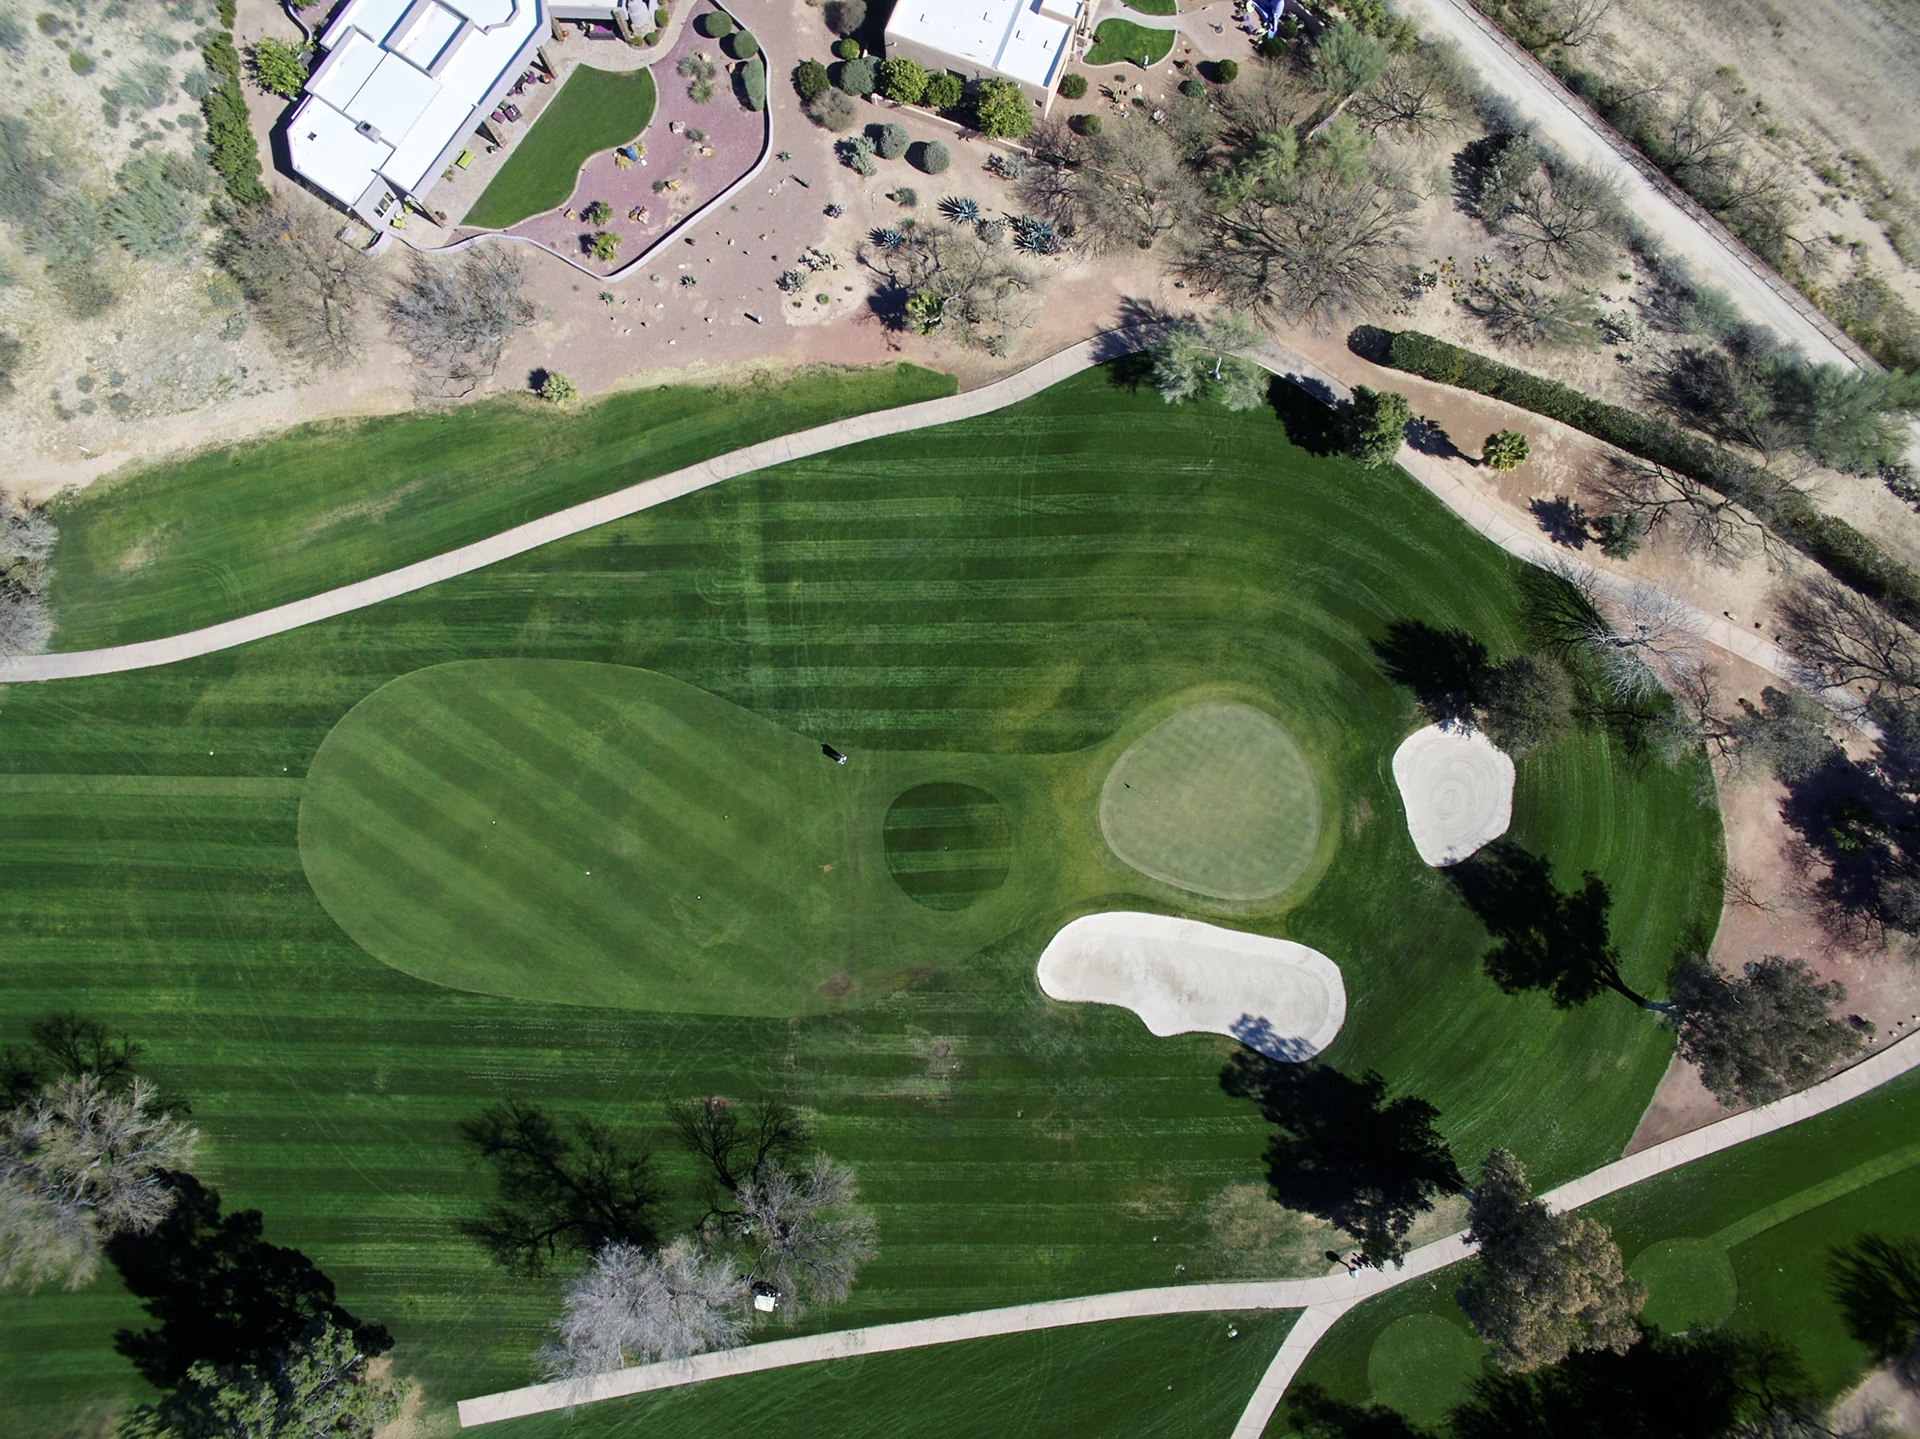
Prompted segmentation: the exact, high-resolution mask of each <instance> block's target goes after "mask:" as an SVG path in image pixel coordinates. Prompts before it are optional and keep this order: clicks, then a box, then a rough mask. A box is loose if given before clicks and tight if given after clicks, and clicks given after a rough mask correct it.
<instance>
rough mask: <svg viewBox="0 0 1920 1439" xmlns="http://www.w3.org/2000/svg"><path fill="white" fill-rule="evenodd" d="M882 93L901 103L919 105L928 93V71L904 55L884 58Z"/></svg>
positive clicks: (881, 63) (881, 80) (881, 75)
mask: <svg viewBox="0 0 1920 1439" xmlns="http://www.w3.org/2000/svg"><path fill="white" fill-rule="evenodd" d="M880 93H881V94H883V95H885V96H886V97H887V98H888V99H889V100H892V101H893V102H894V103H896V104H899V105H918V104H919V103H920V101H921V98H922V97H923V96H924V95H925V94H926V93H927V72H926V71H925V70H923V69H922V68H921V67H920V66H919V64H918V63H916V62H915V61H912V60H909V59H908V58H907V57H906V56H904V55H894V56H892V57H890V58H888V59H886V60H882V61H881V62H880Z"/></svg>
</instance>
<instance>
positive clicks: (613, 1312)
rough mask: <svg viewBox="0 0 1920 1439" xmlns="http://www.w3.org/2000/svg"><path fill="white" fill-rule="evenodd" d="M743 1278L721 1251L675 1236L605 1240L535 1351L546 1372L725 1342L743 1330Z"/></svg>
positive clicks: (570, 1371) (576, 1371) (608, 1365)
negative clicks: (639, 1241)
mask: <svg viewBox="0 0 1920 1439" xmlns="http://www.w3.org/2000/svg"><path fill="white" fill-rule="evenodd" d="M747 1299H748V1291H747V1284H746V1281H745V1280H744V1279H742V1278H741V1276H740V1273H739V1271H738V1270H736V1269H735V1268H734V1264H733V1261H732V1260H731V1259H728V1258H724V1257H720V1256H716V1255H711V1254H707V1253H704V1252H703V1251H702V1250H701V1249H700V1247H699V1246H698V1245H697V1244H695V1243H694V1242H693V1241H692V1240H691V1239H687V1238H685V1237H682V1238H679V1239H675V1240H674V1241H673V1242H672V1243H671V1244H669V1245H667V1247H666V1248H665V1249H662V1250H661V1251H660V1252H659V1253H657V1254H655V1253H650V1252H649V1251H647V1250H645V1249H642V1248H641V1247H640V1246H639V1245H636V1244H620V1243H616V1244H609V1245H607V1246H606V1247H605V1248H604V1249H602V1250H601V1251H600V1252H599V1253H598V1254H596V1255H594V1257H593V1267H592V1268H590V1269H589V1270H588V1271H587V1272H586V1273H585V1274H582V1275H581V1276H580V1277H579V1278H577V1279H574V1280H572V1281H571V1282H570V1283H568V1285H567V1287H566V1292H565V1297H564V1299H563V1301H562V1304H563V1307H562V1310H561V1315H560V1318H559V1319H558V1320H557V1321H555V1323H554V1326H553V1328H554V1333H555V1335H556V1338H555V1340H554V1341H553V1342H552V1343H550V1344H549V1345H548V1346H547V1347H546V1348H545V1349H544V1350H543V1351H542V1354H541V1358H542V1360H543V1362H544V1365H545V1368H546V1372H547V1375H548V1377H549V1378H552V1379H557V1380H584V1379H589V1378H591V1377H592V1376H593V1375H595V1374H605V1373H607V1372H609V1371H610V1370H614V1369H624V1368H626V1367H628V1366H629V1365H634V1364H651V1363H653V1362H654V1361H656V1360H661V1359H684V1358H685V1357H686V1356H688V1355H689V1354H704V1353H706V1352H707V1351H709V1350H713V1349H731V1348H733V1347H734V1346H735V1345H737V1344H739V1343H740V1342H741V1341H742V1340H743V1339H744V1338H745V1337H746V1333H747Z"/></svg>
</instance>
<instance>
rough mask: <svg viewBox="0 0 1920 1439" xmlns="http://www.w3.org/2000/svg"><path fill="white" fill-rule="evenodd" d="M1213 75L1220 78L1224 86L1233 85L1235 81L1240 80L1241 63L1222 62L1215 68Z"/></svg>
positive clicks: (1236, 61) (1233, 61)
mask: <svg viewBox="0 0 1920 1439" xmlns="http://www.w3.org/2000/svg"><path fill="white" fill-rule="evenodd" d="M1213 73H1214V74H1215V76H1217V77H1218V78H1219V81H1220V83H1221V84H1222V85H1231V84H1232V83H1233V82H1234V81H1235V80H1238V79H1239V78H1240V62H1239V61H1238V60H1222V61H1221V62H1220V63H1219V64H1217V65H1215V66H1214V67H1213Z"/></svg>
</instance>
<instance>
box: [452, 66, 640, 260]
mask: <svg viewBox="0 0 1920 1439" xmlns="http://www.w3.org/2000/svg"><path fill="white" fill-rule="evenodd" d="M657 99H658V94H657V92H656V91H655V89H654V83H653V72H652V71H651V70H595V69H594V68H593V67H592V66H590V65H577V66H575V67H574V71H573V73H572V74H571V75H569V76H567V79H566V83H565V84H564V85H562V86H561V87H560V93H559V94H558V95H555V96H554V97H553V99H552V100H551V101H549V102H548V104H547V108H546V109H544V110H542V111H541V112H540V117H539V118H538V119H537V120H535V121H534V122H533V128H532V129H531V130H529V131H527V133H526V134H525V135H523V136H521V137H520V144H519V145H518V147H517V148H515V150H514V152H513V153H512V154H511V155H509V156H507V159H506V163H505V164H503V165H502V166H501V167H500V168H499V170H498V171H496V172H495V174H494V177H493V178H492V179H491V180H489V181H488V182H487V188H486V189H484V190H482V191H481V192H480V198H479V199H477V200H475V201H474V202H473V204H472V205H471V206H469V207H468V209H467V213H466V214H465V215H464V216H462V217H461V219H460V223H461V224H462V225H478V226H481V227H483V228H485V229H489V230H504V229H506V228H507V227H508V226H510V225H517V224H519V223H520V222H521V221H522V220H524V219H526V218H527V217H528V216H529V215H537V214H539V213H540V212H541V211H542V210H551V209H552V208H553V207H554V206H555V205H558V204H560V203H561V202H562V201H563V200H565V199H566V198H567V196H569V195H571V194H572V193H573V186H574V182H575V181H576V180H578V179H579V178H580V167H581V166H582V165H584V164H586V163H587V161H588V160H589V159H591V158H592V157H593V156H594V155H595V154H596V153H598V152H599V151H601V150H611V149H612V148H613V147H614V146H615V145H624V144H626V143H627V141H629V140H631V139H633V138H634V137H635V136H637V135H638V134H639V133H640V132H641V131H642V130H644V129H646V128H647V122H648V121H649V120H651V119H652V118H653V107H654V102H655V101H656V100H657Z"/></svg>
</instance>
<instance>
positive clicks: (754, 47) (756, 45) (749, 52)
mask: <svg viewBox="0 0 1920 1439" xmlns="http://www.w3.org/2000/svg"><path fill="white" fill-rule="evenodd" d="M721 48H722V49H724V50H725V51H726V52H727V53H728V54H729V55H731V56H732V57H733V58H734V59H736V60H751V59H753V57H754V56H756V55H758V54H759V53H760V42H759V41H758V40H756V39H754V38H753V36H752V35H751V34H749V33H748V32H747V31H745V30H742V31H740V32H739V33H738V34H734V35H729V36H728V37H727V38H726V39H725V40H724V41H722V42H721Z"/></svg>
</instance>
